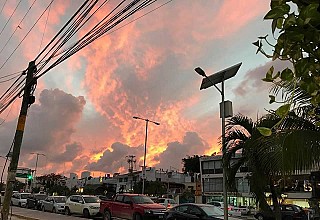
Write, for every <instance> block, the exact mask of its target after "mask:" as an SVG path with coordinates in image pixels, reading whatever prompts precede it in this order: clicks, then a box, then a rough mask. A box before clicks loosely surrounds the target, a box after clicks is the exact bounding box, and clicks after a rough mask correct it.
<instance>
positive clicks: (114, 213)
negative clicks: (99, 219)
mask: <svg viewBox="0 0 320 220" xmlns="http://www.w3.org/2000/svg"><path fill="white" fill-rule="evenodd" d="M165 211H166V208H165V207H164V206H163V205H160V204H157V203H154V202H153V201H152V200H151V199H150V197H148V196H145V195H142V194H129V193H123V194H118V195H116V196H115V197H114V198H113V200H110V201H101V204H100V212H101V213H103V216H104V219H105V220H111V218H112V219H114V218H122V219H133V220H141V219H144V220H146V219H152V220H155V219H164V216H165Z"/></svg>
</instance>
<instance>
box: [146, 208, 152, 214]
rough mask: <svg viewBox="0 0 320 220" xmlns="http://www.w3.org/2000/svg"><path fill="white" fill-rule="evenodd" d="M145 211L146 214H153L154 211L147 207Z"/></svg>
mask: <svg viewBox="0 0 320 220" xmlns="http://www.w3.org/2000/svg"><path fill="white" fill-rule="evenodd" d="M144 213H145V214H152V213H153V211H152V210H150V209H145V210H144Z"/></svg>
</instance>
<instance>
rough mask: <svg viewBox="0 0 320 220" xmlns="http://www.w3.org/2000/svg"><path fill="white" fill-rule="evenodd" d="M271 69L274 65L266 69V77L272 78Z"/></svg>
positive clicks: (272, 69)
mask: <svg viewBox="0 0 320 220" xmlns="http://www.w3.org/2000/svg"><path fill="white" fill-rule="evenodd" d="M273 71H274V67H273V66H271V67H270V69H269V70H268V72H267V74H266V78H267V79H273V78H272V74H273Z"/></svg>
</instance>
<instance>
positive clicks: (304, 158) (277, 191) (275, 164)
mask: <svg viewBox="0 0 320 220" xmlns="http://www.w3.org/2000/svg"><path fill="white" fill-rule="evenodd" d="M276 124H277V130H275V131H274V132H273V133H272V134H271V135H270V136H264V135H262V134H261V132H260V131H259V128H261V127H273V126H274V125H276ZM226 129H227V131H226V146H227V151H226V154H225V160H226V162H227V164H229V167H228V169H227V170H228V173H227V176H228V178H227V182H228V186H229V190H230V189H231V190H233V189H235V176H236V173H237V171H238V170H239V168H240V167H241V166H246V167H248V168H249V172H250V176H248V178H249V183H250V188H251V191H252V192H254V194H255V196H256V197H257V199H258V201H259V203H260V206H261V208H262V209H264V210H270V207H269V206H268V204H267V202H266V198H265V194H264V192H266V191H269V192H271V196H272V200H273V204H277V202H278V199H279V198H280V195H281V190H282V189H281V188H280V186H279V184H277V182H279V180H280V179H281V178H285V177H286V176H288V175H291V174H292V173H294V172H296V171H301V170H309V169H311V168H313V167H314V166H315V165H317V161H319V159H320V148H319V143H320V134H319V133H320V128H319V127H317V126H316V125H315V123H314V121H313V120H312V117H311V116H309V117H308V115H303V114H302V115H297V114H295V113H294V112H289V113H288V115H287V116H286V117H284V118H281V117H280V116H279V115H277V114H276V113H274V112H270V114H267V115H265V116H263V117H262V118H260V119H258V121H257V122H255V123H253V121H252V119H250V118H248V117H246V116H243V115H241V114H238V115H236V116H234V117H232V118H230V119H228V121H227V124H226ZM236 152H238V153H241V157H240V158H239V159H238V160H237V161H236V162H232V163H231V160H232V157H233V156H234V155H235V153H236ZM275 208H276V209H277V208H278V207H277V205H275ZM276 213H277V214H279V213H280V211H279V212H276Z"/></svg>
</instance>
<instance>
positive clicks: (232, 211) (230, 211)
mask: <svg viewBox="0 0 320 220" xmlns="http://www.w3.org/2000/svg"><path fill="white" fill-rule="evenodd" d="M207 204H209V205H214V206H216V207H219V208H221V209H222V210H223V209H224V203H223V202H219V201H211V202H208V203H207ZM228 214H229V215H231V216H241V212H240V211H239V210H237V209H235V207H234V206H232V205H228Z"/></svg>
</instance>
